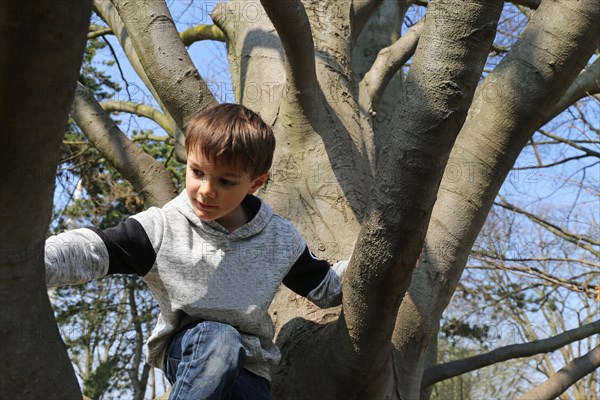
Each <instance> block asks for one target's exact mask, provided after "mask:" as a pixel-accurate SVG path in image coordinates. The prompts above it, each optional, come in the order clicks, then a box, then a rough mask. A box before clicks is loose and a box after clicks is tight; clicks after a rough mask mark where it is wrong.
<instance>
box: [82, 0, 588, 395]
mask: <svg viewBox="0 0 600 400" xmlns="http://www.w3.org/2000/svg"><path fill="white" fill-rule="evenodd" d="M415 3H418V4H419V6H425V5H426V7H427V11H426V12H425V15H426V18H425V19H424V20H423V21H422V22H418V23H415V24H414V26H413V27H412V28H411V29H410V30H409V32H408V33H407V34H406V35H404V36H402V37H401V38H399V39H397V40H396V41H395V42H393V43H392V40H393V39H395V36H397V34H398V31H397V29H394V27H398V26H399V25H400V23H401V21H402V20H403V18H404V16H405V15H406V14H407V11H408V10H409V6H410V7H416V5H412V6H411V4H410V3H406V2H392V1H387V2H384V1H382V0H371V1H368V0H366V1H357V0H355V1H344V2H335V1H319V2H317V1H305V2H304V3H301V2H300V1H298V0H278V1H270V0H263V1H261V2H260V3H258V2H251V1H241V0H240V1H236V0H232V1H230V2H227V3H219V5H218V6H217V7H216V8H215V9H214V11H213V12H212V18H213V20H214V22H215V25H216V27H215V26H212V27H206V26H201V27H197V28H198V29H194V30H191V31H189V32H184V33H182V34H181V35H180V33H179V32H178V31H177V30H176V28H175V24H174V20H173V17H172V15H171V13H170V12H169V9H168V8H167V6H166V4H164V3H163V2H159V1H139V2H128V1H124V0H112V1H111V2H109V1H107V0H97V1H95V3H94V11H95V12H96V14H97V15H99V16H100V17H101V18H102V19H103V20H104V21H105V23H106V24H107V25H108V27H109V28H110V31H112V32H113V33H114V34H115V35H116V37H117V38H118V40H119V42H120V44H121V46H122V48H123V50H124V52H125V53H126V54H127V57H128V59H129V61H130V62H131V65H132V66H133V68H134V69H135V70H136V72H137V74H138V75H139V77H140V79H141V80H142V81H143V82H144V83H145V84H146V86H147V87H148V90H149V91H150V92H151V93H152V94H153V96H154V97H155V99H156V102H157V103H158V106H159V107H160V108H161V110H162V111H158V110H151V109H148V108H144V107H141V106H139V107H131V106H132V105H131V104H129V105H128V104H123V103H120V104H113V107H115V108H116V107H117V106H121V109H125V108H126V106H129V107H128V109H130V110H131V112H135V113H138V114H140V115H144V116H145V117H150V118H154V119H155V120H156V122H157V123H158V124H159V125H160V126H161V127H163V128H164V130H165V132H167V134H169V135H170V136H171V137H172V138H173V140H174V141H175V147H174V153H175V155H176V156H177V158H178V159H179V160H180V161H184V158H185V154H183V152H182V147H181V143H182V128H183V126H184V125H185V121H186V120H187V119H188V118H190V116H191V115H193V114H194V113H196V112H198V111H199V110H202V109H205V108H207V107H209V106H211V105H213V104H215V103H216V102H217V100H216V99H215V97H214V95H213V94H212V93H211V91H210V90H209V87H208V85H207V82H206V81H205V80H204V79H203V77H202V76H201V75H200V74H199V73H198V71H197V70H196V68H195V67H194V65H193V63H192V60H191V59H190V57H189V54H188V52H187V50H186V48H185V45H184V42H183V41H182V37H183V38H184V40H186V41H187V42H186V43H191V42H193V40H194V38H199V37H204V38H206V37H210V38H214V39H215V40H225V41H226V43H227V51H228V58H229V62H230V68H231V76H232V82H233V87H234V91H235V95H236V101H239V102H241V103H244V104H246V105H248V106H250V107H251V108H253V109H255V110H257V111H259V112H260V113H261V114H262V116H263V117H264V118H265V119H266V120H267V122H269V123H271V124H272V125H273V127H274V130H275V132H276V136H277V140H278V143H279V145H278V150H277V153H276V160H275V164H274V167H273V171H272V175H273V177H272V178H273V182H272V183H271V184H270V186H269V189H268V190H267V192H266V193H264V195H263V196H264V197H265V198H266V199H267V201H268V202H270V203H271V204H272V205H273V206H274V208H275V210H276V211H278V212H279V213H281V214H283V215H284V216H286V217H288V218H289V219H290V220H292V222H293V223H294V224H295V225H296V226H297V227H298V228H299V230H300V231H301V232H302V234H303V235H304V236H305V237H306V239H307V241H308V242H309V244H310V245H311V247H312V248H315V249H318V250H319V252H320V254H321V255H322V256H325V257H327V258H338V259H339V258H343V257H347V256H348V254H350V253H352V257H351V261H350V267H349V270H348V273H347V275H346V278H345V281H344V300H343V306H342V307H341V309H339V310H337V312H336V313H332V312H331V310H326V311H324V312H321V313H312V312H311V313H310V315H311V320H307V319H306V318H293V319H291V320H289V317H288V316H289V315H290V313H291V312H292V311H291V310H293V309H294V307H292V306H290V304H289V299H290V295H289V294H288V293H285V292H282V293H281V296H279V297H278V298H277V300H276V302H275V303H274V305H273V313H274V314H275V315H276V318H277V320H278V323H279V324H280V325H282V329H281V332H280V334H279V336H278V339H277V343H278V345H279V346H280V347H281V349H282V351H283V356H284V357H283V361H282V363H281V365H280V368H279V370H278V371H276V374H275V378H274V382H273V392H274V395H275V396H276V397H277V398H286V399H287V398H298V399H301V398H307V399H309V398H310V399H312V398H323V399H337V398H349V399H350V398H356V399H362V398H376V399H379V398H401V399H413V398H419V397H420V396H421V389H422V381H423V380H424V379H429V378H428V374H430V373H431V372H430V370H429V371H428V370H425V367H426V365H428V364H429V363H430V361H429V360H430V356H431V354H432V353H433V351H432V350H435V349H434V348H433V346H430V344H431V343H432V342H433V339H434V337H435V336H436V334H437V331H438V327H439V323H440V318H441V317H442V313H443V311H444V309H445V308H446V306H447V305H448V302H449V301H450V297H451V296H452V293H453V292H454V291H455V289H456V287H457V284H458V282H459V279H460V276H461V274H462V272H463V269H464V267H465V265H466V263H467V259H468V256H469V253H470V250H471V248H472V247H473V245H474V242H475V239H476V237H477V235H478V233H479V231H480V230H481V228H482V226H483V223H484V221H485V220H486V217H487V215H488V213H489V212H490V209H491V207H492V204H493V202H494V199H495V198H496V195H497V194H498V191H499V188H500V186H501V185H502V183H503V182H504V180H505V179H506V177H507V175H508V173H509V171H510V170H511V167H512V166H513V164H514V162H515V160H516V157H517V156H518V154H519V153H520V152H521V150H522V149H523V148H524V147H525V146H526V144H527V143H528V142H529V141H530V139H531V137H532V135H533V134H534V132H536V131H537V130H538V129H539V128H541V127H542V126H543V125H544V124H545V123H546V122H548V121H549V120H550V119H551V118H552V117H553V116H555V115H556V114H557V113H559V112H560V111H562V110H563V109H564V108H566V107H568V106H569V105H571V104H572V103H573V102H575V101H576V100H578V99H579V98H581V96H584V95H585V94H586V93H588V92H593V93H595V92H597V91H598V88H597V84H596V82H595V80H594V75H593V74H590V73H583V74H581V75H578V74H579V73H580V72H581V71H582V69H584V67H586V62H587V61H589V60H590V57H591V56H592V54H593V52H594V50H595V49H596V48H597V47H598V44H599V39H598V38H599V37H600V35H599V33H600V31H599V30H600V28H599V27H598V26H597V24H595V23H594V21H595V20H597V19H598V16H599V15H598V14H600V10H599V9H598V7H597V6H596V4H595V2H594V1H593V0H580V1H577V2H574V1H568V0H562V1H554V0H553V1H550V0H547V1H544V2H542V3H541V4H539V2H536V1H527V2H523V1H519V2H518V3H520V4H521V3H523V4H526V5H528V6H532V7H538V6H539V7H538V8H537V10H536V11H535V13H532V15H531V18H530V20H529V21H528V22H527V24H526V25H527V26H526V28H525V29H524V30H523V31H522V32H520V34H519V35H518V38H516V39H515V40H514V43H511V44H510V48H509V49H508V50H507V51H505V50H506V49H500V48H498V47H497V46H496V47H494V48H493V46H492V45H493V39H494V36H495V34H496V31H497V25H498V20H499V18H500V16H501V11H502V7H503V2H499V1H469V2H448V1H443V0H440V1H435V0H431V1H430V2H427V3H425V2H415ZM527 13H528V12H527ZM414 22H416V21H414ZM382 27H384V28H387V29H389V30H387V31H386V30H385V29H382ZM190 37H192V38H191V39H190ZM417 43H418V44H417ZM374 50H375V51H374ZM490 50H492V51H493V52H496V53H498V54H499V56H498V58H497V59H495V61H494V60H492V61H493V62H491V63H490V62H487V66H488V67H489V66H490V65H491V64H494V65H493V66H494V68H493V70H491V71H486V70H485V69H484V67H485V66H486V60H488V55H489V53H490ZM413 52H414V57H413V58H412V61H411V65H410V68H409V69H408V72H407V73H406V77H405V78H404V79H403V78H402V76H401V75H402V74H401V73H400V72H399V71H400V69H401V68H402V66H403V65H404V64H405V63H406V60H408V59H409V58H410V56H411V54H413ZM498 60H499V61H498ZM496 63H497V65H495V64H496ZM596 64H597V62H595V63H594V64H593V65H592V66H590V67H589V70H588V72H589V71H594V68H596V67H594V65H596ZM590 76H591V79H590V78H589V77H590ZM394 77H395V78H394ZM576 80H577V82H575V81H576ZM590 81H591V83H590ZM574 82H575V83H574ZM578 87H584V88H585V90H584V91H583V94H582V92H581V91H577V90H575V89H577V88H578ZM113 109H114V108H113ZM467 112H468V114H467ZM72 116H73V118H74V119H75V121H76V122H77V123H78V125H79V126H80V128H81V129H82V131H83V133H84V134H85V135H86V136H87V137H88V138H89V139H90V141H91V142H92V143H93V144H94V146H96V147H97V149H98V151H99V152H100V153H102V154H103V155H104V157H105V158H106V159H107V160H109V161H110V162H111V163H112V164H113V165H114V167H115V168H116V170H117V171H119V173H120V174H121V175H122V176H123V177H125V178H126V179H127V180H129V181H130V182H131V183H132V185H133V187H134V188H135V190H136V191H137V192H139V193H140V194H142V195H143V196H144V198H145V200H146V205H160V204H164V203H165V202H166V201H168V200H169V199H170V198H172V197H173V196H174V194H175V192H176V191H175V190H174V187H173V185H172V182H171V180H170V176H169V174H168V173H166V171H165V170H164V168H162V166H161V165H160V164H159V163H157V162H156V161H155V160H154V159H153V158H152V157H150V156H148V154H147V153H145V152H143V150H141V149H140V148H138V147H136V146H135V145H134V144H133V143H132V142H131V141H130V140H129V139H128V138H127V136H126V135H124V134H122V133H121V132H120V130H119V129H118V127H117V126H116V125H115V124H114V123H113V122H111V120H110V118H108V116H107V115H106V114H105V113H104V112H103V110H102V108H101V107H100V105H99V104H97V102H96V100H95V99H94V98H93V96H92V95H91V94H90V92H89V91H88V90H87V89H86V88H85V87H83V86H81V85H80V86H79V87H78V89H77V92H76V98H75V102H74V104H73V111H72ZM109 132H110V134H109ZM124 149H125V151H123V150H124ZM457 168H458V169H459V170H460V171H461V172H462V176H465V177H468V179H454V178H455V174H456V170H457ZM421 249H423V250H424V259H423V260H422V262H421V263H420V265H419V267H418V268H417V269H414V268H413V266H414V265H415V262H416V260H417V258H418V257H419V254H420V252H421ZM294 303H295V302H294ZM303 317H308V313H307V314H305V315H303ZM594 327H595V326H594ZM594 327H593V328H594ZM593 328H592V329H591V331H592V332H594V329H593ZM589 330H590V329H589V328H588V331H589ZM595 332H597V329H596V330H595ZM590 334H591V333H590ZM590 354H591V353H590ZM594 357H595V355H594V354H591V356H590V357H587V358H585V360H583V361H582V362H579V361H578V362H575V364H574V368H573V369H574V370H579V371H580V373H579V374H572V375H570V376H572V377H575V378H577V377H578V376H580V375H581V373H582V371H583V372H585V371H587V369H586V368H588V367H589V366H590V365H592V366H593V365H596V366H597V361H594V359H593V358H594ZM583 364H585V365H586V367H580V365H583ZM563 375H564V374H563ZM316 377H319V380H320V381H321V382H324V383H323V384H320V385H314V384H312V385H307V382H314V380H315V379H316ZM550 379H551V380H552V378H550ZM549 383H550V384H551V383H552V382H550V381H549ZM426 395H427V391H426V390H425V391H424V392H423V396H426ZM550 396H551V395H550V394H546V395H543V396H542V397H540V398H551V397H550Z"/></svg>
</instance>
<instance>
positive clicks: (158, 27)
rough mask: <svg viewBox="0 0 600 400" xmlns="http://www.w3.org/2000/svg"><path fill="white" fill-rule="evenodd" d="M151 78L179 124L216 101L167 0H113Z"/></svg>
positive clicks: (183, 123)
mask: <svg viewBox="0 0 600 400" xmlns="http://www.w3.org/2000/svg"><path fill="white" fill-rule="evenodd" d="M111 2H112V3H113V5H114V6H115V8H116V9H117V12H118V13H119V16H120V17H121V20H122V21H123V24H124V25H125V28H126V29H127V33H128V34H129V37H130V38H131V43H132V44H133V47H134V49H135V52H136V54H137V56H138V58H139V60H140V63H141V64H142V66H143V68H144V70H145V71H146V74H147V75H148V79H149V80H150V82H151V83H152V86H153V87H154V89H155V90H156V92H157V93H158V96H159V97H160V99H161V100H162V101H163V103H164V105H165V107H166V109H167V110H168V111H169V113H170V114H171V116H172V117H173V119H174V120H175V122H176V123H177V126H179V127H180V128H182V127H184V126H185V122H186V121H187V120H188V119H189V118H191V117H192V116H193V115H194V114H196V113H198V112H199V111H201V110H204V109H206V108H209V107H211V106H213V105H215V104H217V100H216V99H215V97H214V95H213V94H212V93H211V91H210V89H209V88H208V86H207V85H206V82H204V80H203V79H202V77H201V76H200V74H199V73H198V70H197V69H196V67H195V66H194V63H193V62H192V60H191V58H190V56H189V54H188V52H187V50H186V48H185V46H184V45H183V42H182V41H181V38H180V37H179V32H177V29H176V27H175V23H174V22H173V17H172V16H171V13H170V12H169V9H168V8H167V5H166V4H165V2H164V1H135V2H130V1H127V0H111Z"/></svg>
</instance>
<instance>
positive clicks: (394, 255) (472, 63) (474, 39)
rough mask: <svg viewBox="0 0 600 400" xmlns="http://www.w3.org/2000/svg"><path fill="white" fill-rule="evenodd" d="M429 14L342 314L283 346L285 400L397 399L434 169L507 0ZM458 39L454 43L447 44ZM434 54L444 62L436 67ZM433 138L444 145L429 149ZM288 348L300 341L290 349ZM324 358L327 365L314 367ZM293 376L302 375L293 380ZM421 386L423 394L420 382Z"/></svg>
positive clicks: (439, 8) (437, 6) (437, 8)
mask: <svg viewBox="0 0 600 400" xmlns="http://www.w3.org/2000/svg"><path fill="white" fill-rule="evenodd" d="M429 8H430V12H431V13H432V14H431V17H430V18H429V19H428V20H427V22H426V26H425V32H426V33H424V35H423V37H424V38H425V37H426V40H421V42H420V44H419V47H420V51H418V52H417V54H416V55H415V60H414V62H413V67H412V69H411V72H410V73H409V75H408V77H407V80H406V82H405V85H404V88H403V92H402V94H401V103H400V107H399V110H398V111H397V113H396V115H395V117H394V118H393V119H392V123H391V124H393V126H394V127H395V128H397V129H398V130H397V131H396V132H393V134H391V135H390V139H389V141H388V142H387V143H386V147H385V149H383V151H382V155H381V159H380V160H379V163H378V166H379V167H378V170H377V173H376V175H375V178H376V179H375V180H374V184H373V186H372V188H371V193H372V197H371V199H370V203H369V209H368V210H367V212H366V216H365V218H364V219H363V221H362V229H361V232H360V235H359V239H358V241H357V244H356V247H355V251H354V254H353V257H352V259H351V261H350V266H349V268H348V271H347V274H346V278H345V281H344V302H343V309H342V310H343V311H342V315H341V317H340V319H339V320H338V321H337V322H336V323H334V324H330V325H328V326H325V327H324V328H322V329H321V331H320V332H319V328H310V327H308V328H305V329H310V331H311V333H312V334H313V335H314V336H312V337H306V336H305V337H299V336H296V335H292V336H294V337H293V339H294V340H290V339H289V338H288V339H287V340H286V343H283V349H284V351H285V352H286V354H285V358H286V359H289V360H293V361H288V362H287V363H286V364H285V368H286V371H283V372H282V373H281V374H280V375H279V376H278V379H280V380H285V381H286V382H289V383H287V387H286V388H280V390H281V392H280V393H278V395H279V396H281V397H282V398H349V399H350V398H357V399H358V398H387V397H388V396H391V395H392V394H391V389H392V387H393V384H392V375H391V373H390V372H391V368H390V360H391V358H390V355H391V347H390V342H389V340H390V333H391V331H392V330H393V326H394V322H395V315H396V312H397V310H398V307H399V305H400V301H401V300H402V297H403V295H404V292H405V291H406V289H407V288H408V285H409V283H410V277H411V274H412V267H413V266H414V264H415V262H416V260H417V257H418V256H419V253H420V249H421V245H422V240H423V237H424V233H425V228H426V225H427V222H428V220H429V215H430V214H429V213H430V210H431V207H432V205H433V203H434V201H435V195H436V192H437V186H438V185H439V180H440V174H439V173H438V171H437V169H436V166H438V165H442V166H443V165H444V164H445V162H446V159H447V156H448V154H449V152H450V149H451V147H452V144H453V142H454V138H455V137H456V134H457V133H458V131H459V130H460V127H461V125H462V122H463V121H464V118H465V117H466V113H467V109H468V107H469V105H470V102H471V99H472V95H473V93H474V91H475V87H476V84H477V80H478V78H479V76H480V74H481V70H482V69H483V65H484V62H485V59H486V57H487V52H488V50H489V48H490V47H491V43H492V40H493V37H494V34H495V29H496V23H497V21H498V18H499V16H500V12H501V9H502V2H495V3H491V4H490V3H489V2H486V3H485V4H483V3H478V2H472V3H470V4H469V5H468V6H467V9H468V11H467V12H464V9H465V6H464V5H463V6H462V7H461V10H460V12H457V11H458V9H452V6H449V5H448V4H447V3H445V2H440V3H436V2H433V3H432V4H430V6H429ZM447 13H451V14H452V18H447V17H446V16H447ZM449 38H450V40H449ZM459 39H460V40H459ZM453 41H454V43H455V45H454V46H453V45H451V44H449V42H450V43H452V42H453ZM441 42H443V43H444V46H440V44H441ZM434 58H437V59H439V60H440V61H439V63H433V62H431V60H432V59H434ZM400 122H401V123H400ZM433 142H435V143H436V146H431V145H430V144H431V143H433ZM288 342H293V345H291V346H290V347H287V346H286V344H287V343H288ZM302 342H310V345H309V344H303V343H302ZM292 346H293V347H292ZM300 354H302V356H301V355H300ZM317 358H319V359H320V360H321V361H320V362H319V363H318V365H315V360H316V359H317ZM315 373H316V374H318V375H320V376H322V377H324V379H326V380H328V381H335V382H338V381H340V382H345V384H344V385H332V386H330V387H326V388H323V387H321V386H317V387H311V388H307V387H306V385H305V384H302V382H307V379H309V376H311V375H313V376H314V374H315ZM290 376H294V379H287V380H286V379H285V377H288V378H289V377H290ZM293 380H295V381H296V383H295V385H297V386H293V385H294V384H293V383H292V382H290V381H293ZM414 390H416V392H417V393H418V392H419V390H420V386H419V387H416V388H415V389H414Z"/></svg>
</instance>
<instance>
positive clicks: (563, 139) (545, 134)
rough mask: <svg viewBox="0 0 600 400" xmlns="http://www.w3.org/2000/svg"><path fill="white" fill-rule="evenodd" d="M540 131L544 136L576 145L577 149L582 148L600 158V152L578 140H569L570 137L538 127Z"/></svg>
mask: <svg viewBox="0 0 600 400" xmlns="http://www.w3.org/2000/svg"><path fill="white" fill-rule="evenodd" d="M538 132H539V133H541V134H542V135H544V136H547V137H549V138H551V139H554V140H556V141H557V142H560V143H565V144H568V145H569V146H571V147H575V148H576V149H577V150H581V151H583V152H585V153H586V154H588V155H590V156H592V157H598V158H600V153H598V152H597V151H595V150H592V149H590V148H588V147H584V146H581V145H579V144H577V142H575V141H573V140H568V139H565V138H562V137H560V136H556V135H554V134H552V133H550V132H548V131H545V130H543V129H538Z"/></svg>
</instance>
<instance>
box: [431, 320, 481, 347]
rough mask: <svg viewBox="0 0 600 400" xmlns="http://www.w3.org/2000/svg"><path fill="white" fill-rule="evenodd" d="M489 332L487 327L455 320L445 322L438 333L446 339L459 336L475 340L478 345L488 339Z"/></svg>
mask: <svg viewBox="0 0 600 400" xmlns="http://www.w3.org/2000/svg"><path fill="white" fill-rule="evenodd" d="M489 330H490V327H489V326H487V325H477V324H473V325H471V324H469V323H467V322H464V321H461V320H459V319H456V318H451V319H450V320H448V321H446V322H445V323H444V324H443V325H442V327H441V328H440V331H441V332H442V333H443V334H444V335H446V337H448V338H452V337H456V336H459V337H462V338H470V339H474V340H477V341H478V342H479V343H483V342H484V341H485V340H486V339H488V332H489Z"/></svg>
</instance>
